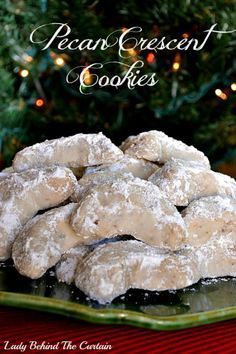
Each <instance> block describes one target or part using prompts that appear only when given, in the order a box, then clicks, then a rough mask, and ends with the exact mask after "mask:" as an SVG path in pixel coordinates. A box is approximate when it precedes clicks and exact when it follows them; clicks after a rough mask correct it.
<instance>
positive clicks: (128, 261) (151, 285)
mask: <svg viewBox="0 0 236 354" xmlns="http://www.w3.org/2000/svg"><path fill="white" fill-rule="evenodd" d="M198 279H199V274H198V270H197V266H196V264H195V263H194V261H193V260H191V259H190V258H189V257H187V256H186V255H185V254H184V253H183V254H182V253H178V254H174V253H165V252H163V251H161V250H158V249H156V248H154V247H150V246H148V245H145V244H144V243H142V242H138V241H120V242H115V243H108V244H104V245H102V246H99V247H97V248H96V249H95V250H94V251H93V252H91V253H89V254H88V255H87V256H86V257H85V258H84V259H83V261H82V263H80V265H79V267H78V268H77V270H76V274H75V284H76V286H77V287H78V288H79V289H80V290H82V291H83V292H84V293H85V294H87V295H88V296H89V297H90V298H92V299H94V300H97V301H98V302H99V303H101V304H105V303H108V302H111V301H112V300H113V299H114V298H115V297H117V296H119V295H121V294H124V293H125V292H126V291H127V290H128V289H130V288H139V289H145V290H156V291H162V290H167V289H179V288H183V287H186V286H188V285H190V284H193V283H195V282H196V281H198Z"/></svg>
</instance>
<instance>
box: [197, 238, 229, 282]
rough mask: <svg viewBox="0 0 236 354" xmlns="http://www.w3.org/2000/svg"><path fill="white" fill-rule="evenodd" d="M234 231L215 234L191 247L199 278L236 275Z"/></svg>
mask: <svg viewBox="0 0 236 354" xmlns="http://www.w3.org/2000/svg"><path fill="white" fill-rule="evenodd" d="M235 236H236V235H235V233H234V234H232V233H229V234H226V235H225V234H223V235H217V237H212V238H211V239H210V240H209V241H208V242H206V243H205V244H203V245H202V246H200V247H197V248H195V247H193V248H192V256H191V258H195V259H196V262H197V264H198V269H199V272H200V274H201V278H216V277H226V276H232V277H236V237H235Z"/></svg>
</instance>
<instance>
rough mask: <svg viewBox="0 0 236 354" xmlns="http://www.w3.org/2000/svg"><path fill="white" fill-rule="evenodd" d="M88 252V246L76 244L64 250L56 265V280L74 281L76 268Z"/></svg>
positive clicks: (68, 282) (67, 282)
mask: <svg viewBox="0 0 236 354" xmlns="http://www.w3.org/2000/svg"><path fill="white" fill-rule="evenodd" d="M89 252H91V247H90V246H77V247H73V248H71V249H69V250H68V251H67V252H65V253H64V254H63V256H62V257H61V259H60V262H59V263H58V264H57V265H56V277H57V279H58V281H59V282H64V283H66V284H71V283H72V282H73V281H74V277H75V271H76V269H77V268H78V267H79V266H80V264H81V262H82V260H83V258H84V257H85V256H87V255H88V254H89Z"/></svg>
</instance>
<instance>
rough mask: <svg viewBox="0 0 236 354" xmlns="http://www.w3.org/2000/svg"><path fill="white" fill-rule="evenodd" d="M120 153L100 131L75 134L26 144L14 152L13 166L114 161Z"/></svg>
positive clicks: (72, 165)
mask: <svg viewBox="0 0 236 354" xmlns="http://www.w3.org/2000/svg"><path fill="white" fill-rule="evenodd" d="M122 156H123V153H122V151H121V150H120V149H119V148H118V147H117V146H115V145H114V144H113V143H112V142H111V140H110V139H108V138H107V137H106V136H104V135H103V134H102V133H99V134H77V135H74V136H70V137H66V138H64V137H63V138H60V139H54V140H46V141H44V142H42V143H38V144H35V145H33V146H29V147H26V148H25V149H23V150H21V151H19V152H18V153H17V154H16V156H15V158H14V160H13V167H14V170H15V171H24V170H27V169H29V168H39V167H46V166H51V165H60V166H67V167H81V166H93V165H100V164H103V163H108V162H115V161H117V160H119V159H121V158H122Z"/></svg>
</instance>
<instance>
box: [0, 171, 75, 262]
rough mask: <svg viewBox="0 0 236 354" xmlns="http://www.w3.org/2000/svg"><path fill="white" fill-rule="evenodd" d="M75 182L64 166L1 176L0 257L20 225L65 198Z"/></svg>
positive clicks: (8, 251)
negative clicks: (5, 176)
mask: <svg viewBox="0 0 236 354" xmlns="http://www.w3.org/2000/svg"><path fill="white" fill-rule="evenodd" d="M76 183H77V181H76V178H75V176H74V175H73V173H72V172H71V171H70V170H69V169H68V168H65V167H64V168H63V167H49V168H46V169H43V170H36V169H32V170H28V171H26V172H21V173H10V174H9V175H8V176H7V178H3V179H0V260H5V259H7V258H9V257H10V255H11V247H12V243H13V241H14V239H15V237H16V235H17V234H18V232H19V231H20V229H21V228H22V226H23V225H24V224H25V223H26V222H27V221H28V220H29V219H30V218H32V217H33V216H34V215H35V214H36V213H37V212H38V211H39V210H44V209H48V208H51V207H54V206H56V205H58V204H60V203H62V202H63V201H65V200H66V199H68V198H69V196H70V195H71V194H72V192H73V190H74V187H75V185H76Z"/></svg>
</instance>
